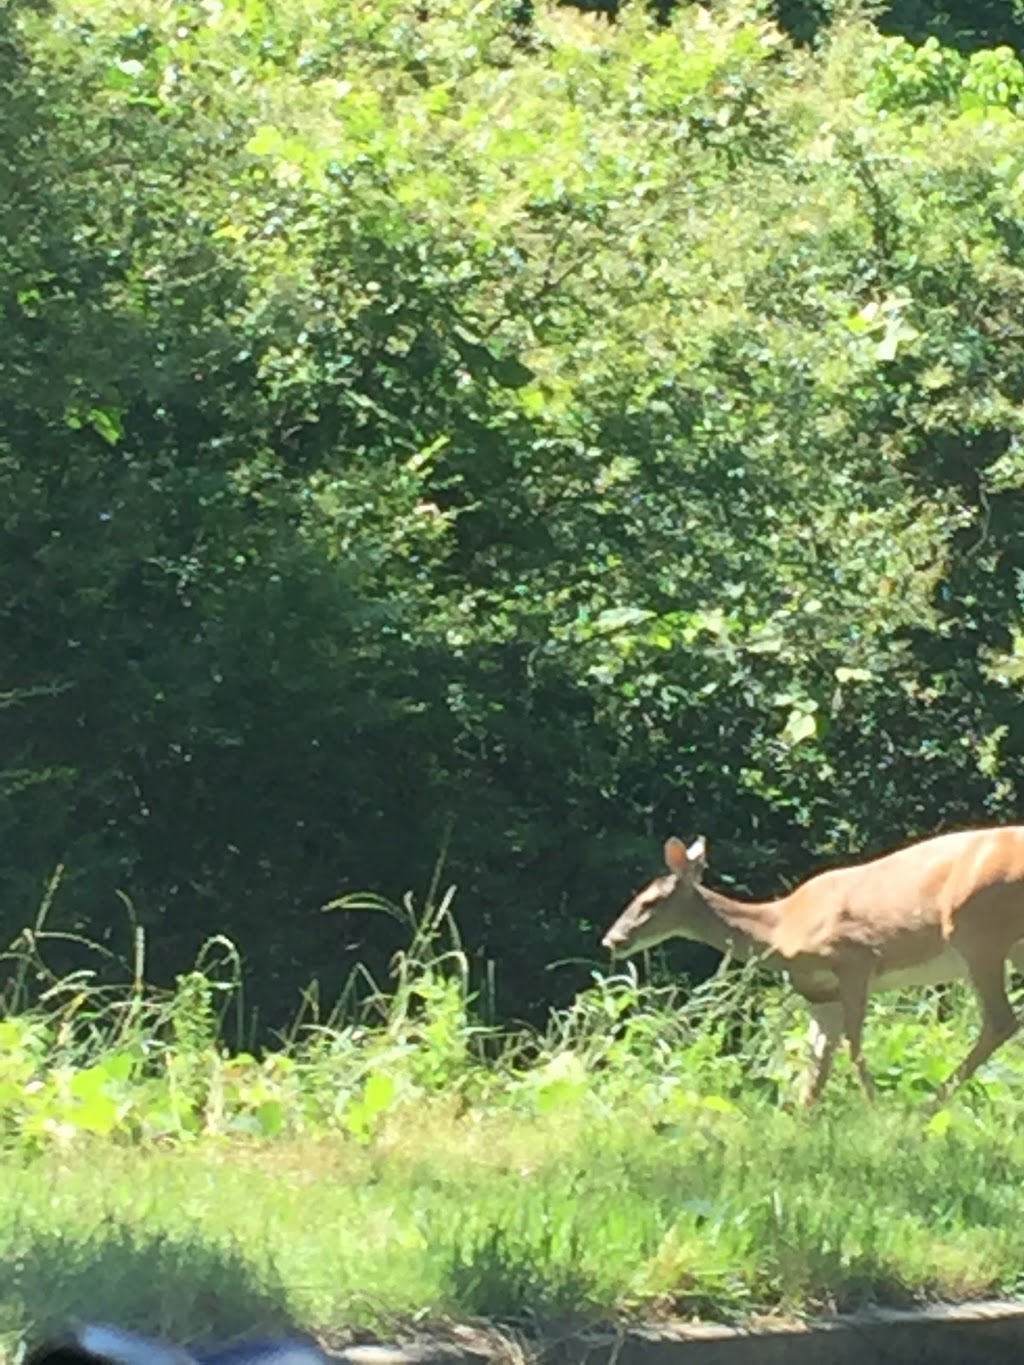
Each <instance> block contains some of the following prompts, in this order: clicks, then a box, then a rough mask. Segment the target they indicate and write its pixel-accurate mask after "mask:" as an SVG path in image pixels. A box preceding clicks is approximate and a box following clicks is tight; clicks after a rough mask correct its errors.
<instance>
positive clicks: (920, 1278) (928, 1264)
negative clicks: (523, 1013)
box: [0, 904, 1024, 1350]
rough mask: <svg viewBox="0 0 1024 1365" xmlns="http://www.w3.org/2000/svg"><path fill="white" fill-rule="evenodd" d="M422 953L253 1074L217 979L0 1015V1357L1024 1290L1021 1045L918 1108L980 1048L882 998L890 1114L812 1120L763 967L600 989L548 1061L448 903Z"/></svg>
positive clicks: (875, 1017)
mask: <svg viewBox="0 0 1024 1365" xmlns="http://www.w3.org/2000/svg"><path fill="white" fill-rule="evenodd" d="M408 925H409V929H410V934H411V943H410V949H409V951H408V953H407V954H405V955H404V956H403V957H401V958H400V959H399V962H398V964H397V976H396V979H395V981H394V982H392V983H391V986H390V990H389V992H388V993H386V994H385V993H383V992H379V991H372V990H371V991H364V993H363V995H362V997H361V1000H360V1002H359V1003H358V1004H357V1003H356V998H355V995H354V994H353V996H352V997H350V999H349V1000H348V1001H347V1002H346V1006H345V1011H344V1017H340V1016H337V1017H335V1018H333V1019H327V1020H316V1019H315V1018H314V1017H313V1016H312V1015H307V1016H306V1019H305V1022H304V1023H303V1022H301V1021H300V1024H299V1025H298V1026H297V1028H296V1030H295V1033H294V1036H293V1037H291V1038H290V1039H287V1040H282V1045H281V1048H280V1050H279V1051H276V1052H273V1053H270V1054H267V1055H264V1056H262V1057H259V1058H257V1057H253V1056H250V1055H247V1054H245V1053H240V1052H237V1051H234V1052H230V1051H229V1050H228V1049H227V1048H226V1047H224V1046H223V1045H222V1043H221V1042H220V1038H221V1036H222V1032H223V1029H224V1027H225V1024H224V1018H225V1014H226V1012H229V1011H230V1007H231V1002H232V999H233V997H234V993H235V992H236V991H237V984H235V983H234V981H233V978H232V976H231V973H230V972H227V973H226V974H225V973H224V972H223V971H219V970H215V969H214V968H213V967H211V966H209V965H207V966H206V968H205V969H204V970H201V971H197V972H196V973H194V974H192V975H191V976H188V977H185V978H182V980H181V981H180V982H179V984H178V988H177V990H176V992H175V993H173V994H172V995H168V996H161V995H159V994H158V993H156V992H152V991H149V990H147V989H146V988H145V987H144V986H143V985H142V983H141V980H139V979H136V981H135V982H134V983H133V984H132V985H131V986H130V987H129V988H126V990H125V991H124V992H122V993H120V994H118V993H114V994H110V995H106V996H105V995H103V994H101V993H99V992H97V991H96V990H95V989H93V988H92V987H91V986H90V984H89V981H88V979H87V977H86V976H85V975H82V976H80V977H77V978H75V979H73V980H70V981H64V982H56V981H54V982H52V983H51V986H50V990H49V992H48V996H47V1000H46V1003H45V1007H40V1008H37V1009H34V1010H28V1009H24V1010H22V1011H20V1012H17V1013H11V1014H10V1015H9V1016H8V1017H7V1019H6V1020H5V1021H4V1022H3V1023H2V1025H0V1122H2V1125H3V1132H4V1136H5V1144H4V1145H5V1150H4V1155H3V1157H2V1161H3V1169H2V1178H0V1245H2V1247H3V1254H4V1262H5V1265H6V1267H7V1268H8V1272H9V1273H8V1274H6V1275H5V1276H4V1277H3V1280H2V1281H0V1284H2V1288H0V1333H2V1343H0V1344H2V1345H3V1346H4V1347H5V1348H6V1349H7V1350H10V1349H12V1348H13V1347H14V1346H15V1345H16V1344H17V1342H18V1341H19V1340H20V1339H22V1338H23V1336H24V1335H25V1334H26V1333H29V1334H33V1335H34V1334H35V1333H37V1332H38V1331H40V1330H42V1329H43V1328H44V1327H45V1326H46V1325H47V1324H48V1323H52V1322H54V1321H59V1320H61V1319H63V1318H65V1317H67V1316H68V1315H72V1314H75V1313H83V1312H84V1313H89V1314H92V1315H102V1316H107V1317H111V1318H114V1319H116V1320H118V1321H121V1322H124V1323H126V1324H134V1325H137V1326H139V1327H142V1328H147V1329H150V1330H153V1329H156V1330H160V1331H165V1332H169V1333H172V1334H175V1335H183V1336H185V1337H194V1336H197V1335H198V1336H203V1335H215V1336H217V1335H222V1334H225V1333H232V1332H235V1331H238V1330H242V1329H251V1328H252V1327H253V1326H254V1325H257V1324H258V1325H262V1326H266V1327H282V1326H289V1325H292V1326H300V1327H304V1328H313V1329H314V1330H316V1331H318V1332H322V1333H324V1334H325V1335H326V1336H328V1337H329V1338H337V1337H338V1336H339V1335H342V1336H343V1335H344V1334H345V1333H346V1332H350V1331H353V1330H357V1329H360V1328H364V1329H371V1330H376V1331H385V1332H386V1331H389V1330H395V1329H396V1327H399V1326H400V1325H401V1324H402V1323H403V1322H405V1323H408V1322H409V1321H410V1320H413V1319H418V1320H420V1321H423V1320H431V1319H434V1320H437V1319H442V1318H448V1319H453V1318H454V1319H463V1320H465V1319H469V1318H488V1319H497V1320H501V1321H506V1322H508V1321H512V1322H515V1323H518V1324H530V1323H537V1322H538V1321H544V1320H551V1319H557V1320H559V1321H560V1322H565V1321H566V1320H575V1321H579V1320H581V1319H583V1320H587V1319H589V1320H599V1319H604V1320H607V1319H608V1318H610V1317H613V1316H622V1315H629V1314H633V1313H643V1314H684V1315H685V1314H694V1313H696V1314H700V1315H702V1316H712V1317H719V1318H737V1317H743V1316H746V1315H749V1314H752V1313H756V1312H760V1311H775V1310H782V1311H786V1312H805V1311H828V1310H830V1309H832V1308H847V1307H852V1306H854V1305H856V1304H858V1303H862V1302H864V1301H868V1300H874V1301H886V1302H890V1303H891V1302H896V1303H906V1302H910V1301H914V1300H918V1299H923V1298H933V1297H940V1298H951V1299H962V1298H969V1297H977V1296H981V1295H985V1294H990V1293H994V1292H1013V1291H1014V1290H1015V1289H1016V1288H1017V1286H1018V1282H1019V1280H1020V1277H1021V1269H1022V1267H1024V1182H1022V1181H1021V1178H1020V1173H1021V1170H1022V1168H1024V1124H1022V1123H1021V1118H1022V1116H1024V1065H1022V1057H1021V1052H1020V1049H1019V1047H1015V1046H1014V1045H1012V1044H1011V1045H1010V1047H1008V1048H1007V1049H1006V1050H1005V1053H1004V1054H1003V1055H1002V1057H1001V1058H999V1059H998V1060H996V1061H994V1062H993V1063H991V1064H990V1066H989V1067H988V1068H987V1069H986V1071H985V1075H984V1080H983V1081H982V1082H980V1083H978V1084H977V1085H975V1086H974V1087H973V1088H972V1089H970V1090H968V1091H967V1092H965V1094H964V1095H963V1097H962V1098H960V1099H959V1100H957V1101H956V1102H955V1104H954V1105H953V1106H951V1107H950V1108H949V1109H947V1110H944V1111H941V1112H940V1113H939V1114H938V1115H936V1116H934V1117H928V1116H926V1115H925V1113H924V1112H923V1109H922V1104H921V1101H922V1099H923V1098H924V1097H925V1095H926V1094H927V1091H928V1089H929V1087H930V1086H931V1085H932V1084H933V1083H934V1081H935V1080H936V1079H938V1078H939V1077H941V1076H942V1075H944V1074H945V1072H946V1071H947V1070H949V1069H950V1068H951V1066H952V1065H953V1064H954V1062H955V1060H956V1059H957V1058H958V1056H959V1055H960V1054H961V1053H962V1051H963V1050H964V1048H965V1047H966V1037H967V1034H968V1032H969V1031H970V1030H971V1029H973V1027H974V1017H973V1008H972V1007H971V1006H970V1003H969V1002H968V1001H966V1000H965V999H963V998H962V997H953V999H952V1006H953V1009H952V1013H951V1014H950V1015H949V1017H947V1018H945V1019H940V1017H939V1012H938V1007H937V1001H936V1000H935V999H934V998H925V997H920V996H918V997H916V998H914V999H911V1000H909V1001H906V1002H903V1003H900V1002H896V1003H889V1004H887V1005H884V1006H880V1005H878V1004H877V1003H876V1005H875V1006H874V1008H873V1013H872V1018H871V1021H870V1025H869V1039H868V1054H869V1060H870V1061H871V1063H872V1065H873V1068H874V1070H875V1073H876V1075H877V1077H878V1079H879V1082H880V1086H881V1089H882V1094H881V1097H880V1103H879V1106H878V1108H877V1110H876V1111H875V1112H873V1113H871V1112H867V1111H865V1109H864V1108H863V1106H862V1104H861V1102H860V1099H859V1096H858V1093H857V1091H856V1088H855V1085H854V1083H853V1081H852V1078H851V1077H850V1075H849V1073H848V1068H847V1067H846V1065H845V1063H844V1064H842V1066H841V1067H840V1068H839V1070H838V1074H837V1076H836V1078H835V1083H834V1089H833V1090H832V1091H831V1092H830V1093H829V1096H828V1098H827V1101H826V1103H825V1104H824V1106H823V1107H822V1109H821V1111H820V1112H819V1113H818V1114H816V1115H814V1116H811V1117H808V1116H805V1115H803V1114H800V1113H794V1112H792V1110H791V1109H788V1108H787V1107H786V1103H787V1101H788V1100H789V1099H790V1098H791V1096H792V1092H793V1089H794V1084H795V1080H796V1077H797V1074H798V1068H799V1064H800V1054H801V1047H802V1044H801V1036H802V1030H803V1019H802V1016H801V1015H800V1013H799V1011H798V1010H796V1009H794V1008H793V1007H792V1006H791V1005H790V1003H789V1002H788V1001H787V1000H786V998H785V997H784V996H783V995H781V994H780V993H779V992H777V991H774V990H773V989H771V988H765V987H764V986H763V985H756V984H755V982H754V979H753V978H752V976H751V975H750V973H749V972H747V973H744V974H739V973H729V975H728V976H727V977H724V978H719V979H718V980H716V981H714V982H712V983H709V984H707V985H706V986H704V987H702V988H701V989H700V990H698V991H697V992H695V993H692V994H688V993H686V992H681V993H678V994H675V995H673V994H672V993H670V992H665V991H663V992H657V991H653V990H649V989H647V990H644V989H641V988H639V987H638V986H637V984H636V982H635V980H634V979H632V978H631V977H630V976H622V977H616V978H609V979H603V978H598V979H596V980H595V982H594V985H593V987H592V988H591V989H590V990H589V991H588V992H586V993H585V994H584V995H582V996H581V997H580V998H579V999H578V1000H577V1002H576V1004H575V1006H574V1008H573V1009H572V1010H571V1011H569V1012H568V1013H566V1014H564V1015H561V1016H558V1017H555V1018H553V1019H552V1021H551V1025H550V1027H549V1029H548V1031H547V1032H546V1034H544V1035H537V1034H533V1035H526V1034H524V1035H521V1036H517V1037H499V1036H497V1035H495V1034H493V1033H491V1032H488V1030H486V1029H485V1028H483V1027H482V1026H481V1025H480V1024H479V1023H477V1022H475V1019H474V1014H473V1000H472V994H471V990H470V983H469V981H468V977H467V971H466V963H465V960H464V958H463V957H462V955H461V952H460V950H459V945H458V939H457V933H456V930H455V927H454V924H453V922H452V920H451V918H450V916H449V914H448V908H447V906H445V905H443V904H442V905H441V906H439V907H438V908H437V910H435V911H433V912H432V913H431V914H429V915H427V916H425V917H424V918H423V919H422V920H418V919H417V918H416V916H415V915H414V914H412V913H411V912H410V913H409V915H408ZM34 951H36V952H38V945H37V947H36V948H35V949H34ZM226 960H228V961H230V958H228V959H226ZM37 968H38V960H37V961H36V963H35V968H34V969H37Z"/></svg>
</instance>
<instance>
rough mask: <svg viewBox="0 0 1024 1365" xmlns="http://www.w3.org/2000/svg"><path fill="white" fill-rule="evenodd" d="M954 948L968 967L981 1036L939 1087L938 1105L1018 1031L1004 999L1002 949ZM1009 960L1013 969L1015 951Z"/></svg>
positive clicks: (1004, 980)
mask: <svg viewBox="0 0 1024 1365" xmlns="http://www.w3.org/2000/svg"><path fill="white" fill-rule="evenodd" d="M957 946H958V947H959V949H960V953H961V954H962V956H963V959H964V961H965V962H966V964H967V974H968V976H969V978H970V982H971V985H972V986H973V988H974V993H975V995H976V996H977V998H978V1004H979V1005H980V1007H981V1032H980V1033H979V1034H978V1038H977V1041H976V1042H975V1044H974V1046H973V1047H972V1048H971V1050H970V1052H969V1053H968V1054H967V1056H966V1057H965V1058H964V1060H963V1061H962V1062H961V1063H960V1065H959V1066H958V1067H957V1069H956V1071H954V1072H953V1074H952V1076H950V1078H949V1080H948V1081H947V1082H946V1083H945V1085H943V1086H942V1087H940V1089H939V1092H938V1095H937V1097H936V1098H937V1100H938V1101H939V1102H940V1103H941V1102H942V1101H944V1100H946V1099H948V1098H949V1096H950V1095H951V1094H952V1093H953V1091H954V1090H956V1088H957V1087H958V1086H961V1085H963V1083H964V1081H966V1080H968V1079H969V1078H970V1077H971V1076H973V1075H974V1073H975V1072H976V1071H977V1069H978V1067H979V1066H981V1065H982V1064H983V1063H984V1062H987V1061H988V1059H989V1058H990V1057H991V1056H992V1054H993V1052H995V1051H996V1049H997V1048H999V1047H1002V1045H1003V1043H1005V1042H1006V1041H1007V1039H1009V1038H1012V1037H1013V1035H1014V1034H1015V1033H1016V1032H1017V1029H1018V1028H1019V1027H1020V1024H1019V1021H1018V1019H1017V1016H1016V1015H1015V1014H1014V1012H1013V1010H1012V1009H1011V1007H1010V1002H1009V1000H1008V999H1007V995H1006V950H1005V948H1004V947H1003V946H1002V945H999V947H998V948H993V947H990V946H987V945H985V944H979V945H971V946H970V947H963V946H961V945H957ZM1010 956H1011V957H1012V958H1013V959H1014V964H1015V965H1016V961H1017V950H1011V952H1010Z"/></svg>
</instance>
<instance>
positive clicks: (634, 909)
mask: <svg viewBox="0 0 1024 1365" xmlns="http://www.w3.org/2000/svg"><path fill="white" fill-rule="evenodd" d="M706 856H707V847H706V845H705V842H704V839H703V837H701V838H699V839H697V840H696V841H695V842H694V843H692V844H691V845H690V847H689V848H687V847H686V845H685V844H684V843H683V841H682V839H676V838H672V839H667V840H666V841H665V866H666V867H667V868H668V875H667V876H663V877H655V879H654V881H652V882H650V883H649V884H648V885H647V886H645V887H644V889H643V890H642V891H639V892H638V893H637V894H636V895H635V896H634V897H633V899H632V900H631V901H630V903H629V904H628V905H627V906H626V908H625V910H623V912H622V914H621V915H620V916H619V918H618V919H617V920H616V921H615V923H614V924H613V925H612V927H611V928H610V929H609V930H608V932H607V933H606V934H605V936H604V938H603V939H602V940H601V943H602V944H603V946H604V947H605V948H610V949H611V952H612V956H613V957H630V956H631V955H632V954H633V953H639V952H642V951H643V950H644V949H645V948H653V947H654V945H655V944H656V943H661V942H662V941H663V940H664V939H667V938H690V937H695V936H696V935H695V934H694V933H693V930H694V929H695V927H696V924H695V921H698V920H699V911H700V909H702V908H703V902H702V901H701V898H700V896H699V894H698V891H697V888H698V886H699V885H700V879H701V877H702V876H703V875H704V863H705V859H706Z"/></svg>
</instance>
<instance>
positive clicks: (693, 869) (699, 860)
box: [686, 834, 708, 882]
mask: <svg viewBox="0 0 1024 1365" xmlns="http://www.w3.org/2000/svg"><path fill="white" fill-rule="evenodd" d="M707 856H708V846H707V841H706V840H705V838H704V836H703V834H702V835H700V836H699V837H698V838H697V839H694V841H693V843H692V844H691V845H690V847H689V848H688V849H687V850H686V857H687V861H688V862H689V864H690V876H691V877H692V878H693V880H694V881H695V882H699V881H700V879H701V877H703V875H704V867H705V864H706V863H707Z"/></svg>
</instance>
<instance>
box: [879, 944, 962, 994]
mask: <svg viewBox="0 0 1024 1365" xmlns="http://www.w3.org/2000/svg"><path fill="white" fill-rule="evenodd" d="M966 975H967V968H966V966H965V965H964V960H963V958H962V957H961V956H960V954H959V953H958V952H957V951H956V949H955V948H949V947H946V948H943V950H942V951H941V952H939V953H936V954H935V956H934V957H929V958H927V959H926V960H925V961H924V962H918V963H916V964H915V965H913V966H906V965H903V964H901V965H899V966H893V967H882V969H881V970H880V971H879V972H878V974H877V975H876V977H875V979H874V981H873V982H872V989H873V990H876V991H898V990H902V989H903V987H905V986H939V985H941V984H942V983H943V982H944V981H962V980H963V978H964V977H965V976H966Z"/></svg>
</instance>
